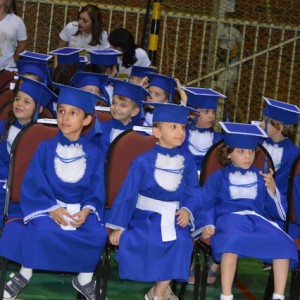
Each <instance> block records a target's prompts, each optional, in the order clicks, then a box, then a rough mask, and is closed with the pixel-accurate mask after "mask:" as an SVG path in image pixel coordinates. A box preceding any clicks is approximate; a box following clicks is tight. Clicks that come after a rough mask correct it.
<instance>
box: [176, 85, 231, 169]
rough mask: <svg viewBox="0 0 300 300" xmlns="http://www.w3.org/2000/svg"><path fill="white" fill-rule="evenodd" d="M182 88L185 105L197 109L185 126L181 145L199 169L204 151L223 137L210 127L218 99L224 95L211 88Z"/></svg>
mask: <svg viewBox="0 0 300 300" xmlns="http://www.w3.org/2000/svg"><path fill="white" fill-rule="evenodd" d="M182 88H183V89H184V90H186V91H187V92H188V97H187V105H188V106H190V107H193V108H196V109H197V110H198V113H197V115H196V117H195V118H194V119H193V121H192V122H191V123H190V124H189V125H188V127H187V135H186V139H185V142H184V145H183V146H184V147H185V148H186V149H187V150H188V151H189V152H190V153H191V154H192V155H193V157H194V158H195V162H196V166H197V169H198V170H199V171H200V170H201V165H202V161H203V158H204V156H205V154H206V152H207V151H208V150H209V148H210V147H211V146H212V145H213V144H215V143H217V142H218V141H220V140H221V139H222V138H223V135H222V134H220V133H218V132H215V131H214V130H213V128H212V127H213V125H214V123H215V120H216V109H217V104H218V99H219V98H220V97H223V98H224V97H226V96H224V95H222V94H220V93H218V92H216V91H214V90H212V89H205V88H192V87H182Z"/></svg>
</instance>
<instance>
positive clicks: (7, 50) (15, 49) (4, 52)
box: [0, 0, 27, 71]
mask: <svg viewBox="0 0 300 300" xmlns="http://www.w3.org/2000/svg"><path fill="white" fill-rule="evenodd" d="M13 7H14V6H13V0H0V69H6V70H10V71H15V70H16V63H15V61H16V60H17V59H18V58H19V54H20V53H21V52H23V51H24V50H25V49H26V47H27V32H26V27H25V24H24V22H23V20H22V19H21V18H20V17H18V16H17V15H15V14H14V11H13Z"/></svg>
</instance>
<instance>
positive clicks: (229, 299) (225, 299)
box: [220, 294, 233, 300]
mask: <svg viewBox="0 0 300 300" xmlns="http://www.w3.org/2000/svg"><path fill="white" fill-rule="evenodd" d="M220 300H233V295H228V296H225V295H222V294H221V295H220Z"/></svg>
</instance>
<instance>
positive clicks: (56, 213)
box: [49, 207, 72, 226]
mask: <svg viewBox="0 0 300 300" xmlns="http://www.w3.org/2000/svg"><path fill="white" fill-rule="evenodd" d="M49 214H50V216H51V217H52V219H53V220H54V222H55V223H56V224H57V225H58V226H60V225H64V226H67V225H69V223H68V222H67V220H66V219H65V218H64V216H67V217H69V218H72V215H70V214H69V213H68V211H67V210H66V209H65V208H63V207H59V208H57V209H54V210H52V211H50V212H49Z"/></svg>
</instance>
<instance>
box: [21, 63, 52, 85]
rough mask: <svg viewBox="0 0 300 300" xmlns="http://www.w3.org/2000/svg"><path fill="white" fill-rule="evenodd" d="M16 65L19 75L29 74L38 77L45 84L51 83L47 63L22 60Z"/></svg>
mask: <svg viewBox="0 0 300 300" xmlns="http://www.w3.org/2000/svg"><path fill="white" fill-rule="evenodd" d="M16 64H17V68H18V73H19V74H21V75H23V74H25V73H31V74H34V75H36V76H38V77H39V79H40V80H41V82H44V83H45V84H50V83H51V76H50V72H49V67H48V63H47V62H44V61H30V60H23V59H22V60H17V61H16Z"/></svg>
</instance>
